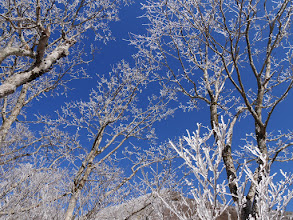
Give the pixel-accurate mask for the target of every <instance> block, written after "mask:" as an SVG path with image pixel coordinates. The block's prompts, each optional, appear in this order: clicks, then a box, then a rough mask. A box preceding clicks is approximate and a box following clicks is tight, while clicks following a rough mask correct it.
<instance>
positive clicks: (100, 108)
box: [43, 62, 172, 219]
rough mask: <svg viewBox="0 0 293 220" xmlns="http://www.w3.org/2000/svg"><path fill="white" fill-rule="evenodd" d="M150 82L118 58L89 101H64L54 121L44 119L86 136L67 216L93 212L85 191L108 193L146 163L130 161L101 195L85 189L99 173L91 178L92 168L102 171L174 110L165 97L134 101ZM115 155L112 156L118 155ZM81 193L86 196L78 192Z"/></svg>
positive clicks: (150, 134)
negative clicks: (124, 174)
mask: <svg viewBox="0 0 293 220" xmlns="http://www.w3.org/2000/svg"><path fill="white" fill-rule="evenodd" d="M150 82H151V81H150V80H149V77H148V75H146V74H143V73H141V72H140V71H139V69H137V68H130V67H129V65H128V64H126V63H125V62H122V63H120V64H118V66H117V68H114V69H113V71H112V73H110V75H109V76H108V77H106V76H103V77H101V79H100V80H99V81H98V82H97V88H96V89H95V90H92V92H91V94H90V97H89V100H88V101H76V102H71V103H67V104H66V106H64V107H63V108H62V112H60V113H59V114H58V118H57V119H56V120H50V119H47V118H43V121H44V122H45V123H47V124H51V125H55V124H59V126H60V125H63V126H65V127H68V128H70V129H74V130H76V133H77V134H79V135H80V136H81V137H88V138H90V142H89V143H88V144H89V145H90V147H88V146H84V147H83V149H84V151H85V153H84V156H83V157H82V158H81V159H80V163H81V164H80V165H79V168H78V170H77V172H76V173H75V174H74V178H73V185H72V189H71V191H70V199H69V204H68V208H67V211H66V213H65V219H72V218H74V217H75V216H79V215H85V217H86V216H87V217H89V216H90V215H92V214H93V213H92V211H91V210H95V205H93V206H92V207H91V208H89V207H90V203H89V202H87V203H85V202H84V204H86V205H87V206H88V207H86V209H84V210H83V207H82V206H83V204H81V203H80V199H82V197H83V196H85V197H86V196H88V197H95V198H96V199H98V200H99V199H100V200H102V199H103V197H104V198H106V197H108V196H109V195H111V194H112V193H114V192H116V191H117V190H118V189H119V188H121V187H122V186H123V185H124V184H125V183H126V182H127V181H128V180H129V179H131V178H132V177H133V176H134V174H135V173H136V172H137V171H138V170H139V169H140V168H141V167H143V166H146V164H133V165H132V168H131V174H130V175H129V176H128V177H125V178H122V179H121V181H120V182H118V183H117V182H116V185H115V186H114V187H110V184H108V185H109V187H108V188H105V192H103V195H101V196H100V197H96V195H95V194H91V193H90V192H88V193H89V194H87V193H85V189H86V188H88V187H89V186H91V184H92V182H93V183H94V182H95V181H96V180H95V178H99V177H101V176H102V175H101V173H98V175H96V177H95V175H94V173H95V171H97V170H100V166H102V165H103V164H105V163H106V162H107V161H108V160H109V159H111V158H113V156H115V154H116V153H117V151H118V150H119V148H121V147H122V146H124V145H125V144H127V143H129V142H128V141H129V139H131V138H132V139H134V138H135V139H152V138H154V137H155V136H154V130H153V129H152V125H153V124H154V123H155V122H156V121H158V120H161V119H163V118H165V117H166V116H167V115H169V114H172V111H168V110H167V109H166V105H167V103H168V101H166V100H165V98H166V97H160V98H158V97H155V96H152V97H149V98H147V97H146V100H144V102H143V103H144V104H143V105H142V104H141V105H140V106H141V107H140V106H138V103H142V102H141V101H140V100H139V97H140V95H139V94H140V93H141V92H142V90H143V89H144V87H146V86H147V85H148V84H149V83H150ZM146 101H147V102H146ZM114 158H115V157H114ZM117 158H119V157H118V156H117ZM117 158H116V159H115V160H118V159H117ZM77 162H78V161H77ZM115 172H119V170H117V171H115ZM105 175H108V176H109V175H111V174H110V173H107V174H105ZM111 185H112V186H113V185H114V184H111ZM84 193H85V195H82V194H84ZM93 204H97V203H93ZM86 210H87V212H86Z"/></svg>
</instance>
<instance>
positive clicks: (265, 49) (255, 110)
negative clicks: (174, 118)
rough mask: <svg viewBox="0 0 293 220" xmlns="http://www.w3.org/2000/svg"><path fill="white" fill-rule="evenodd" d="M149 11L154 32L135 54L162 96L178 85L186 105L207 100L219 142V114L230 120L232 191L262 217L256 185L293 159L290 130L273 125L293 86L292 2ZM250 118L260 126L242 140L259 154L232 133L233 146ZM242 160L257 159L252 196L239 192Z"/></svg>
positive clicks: (167, 1) (205, 3)
mask: <svg viewBox="0 0 293 220" xmlns="http://www.w3.org/2000/svg"><path fill="white" fill-rule="evenodd" d="M143 9H144V10H145V14H144V17H145V18H146V19H148V21H149V23H148V29H147V30H148V34H147V35H133V38H132V40H131V43H132V44H133V45H135V46H136V47H137V48H138V50H139V52H138V53H137V58H139V59H141V60H145V63H146V64H147V65H148V67H149V69H150V70H152V71H153V72H154V74H156V76H157V78H158V79H160V80H161V82H162V84H163V89H162V90H163V91H162V92H163V93H164V94H170V95H173V96H174V91H175V92H178V93H177V94H181V95H182V94H183V95H184V96H185V97H186V99H187V101H186V103H184V102H183V99H182V100H180V101H181V107H182V108H183V109H184V110H192V109H194V108H201V106H205V105H208V108H209V109H208V110H209V114H210V126H211V128H212V129H213V137H214V139H215V143H217V142H218V141H219V136H218V134H217V132H216V130H218V129H219V127H220V123H219V116H220V115H221V116H223V117H224V118H225V119H226V120H227V119H229V120H230V123H228V128H227V134H228V135H227V137H226V140H225V146H224V147H223V149H222V150H221V151H220V152H218V153H219V154H221V155H220V156H221V159H222V160H223V163H224V166H225V170H226V174H227V176H226V178H227V181H228V186H229V190H230V193H231V195H232V198H233V201H234V202H235V204H238V205H240V204H241V207H243V209H242V210H241V219H247V218H248V216H249V215H252V216H257V215H259V214H260V211H259V210H258V207H259V205H258V201H259V200H258V199H259V198H260V196H261V192H258V189H257V186H258V183H260V182H261V181H262V180H263V179H265V178H267V177H268V176H269V175H270V170H271V169H273V165H274V162H276V161H289V160H291V159H292V154H291V152H290V151H289V148H290V146H291V145H292V142H291V139H292V134H291V133H287V132H286V131H281V132H280V133H275V132H273V131H271V130H269V123H270V121H271V118H272V117H278V115H274V112H275V110H276V107H277V106H278V105H279V104H280V103H281V102H282V101H284V100H285V98H286V97H287V96H288V94H289V92H290V91H291V88H292V86H293V78H292V15H293V12H292V9H293V6H292V2H291V1H289V0H285V1H266V0H263V1H262V0H259V1H239V0H236V1H234V0H233V1H232V0H217V1H210V0H150V1H148V2H147V3H145V4H143ZM181 97H182V96H181ZM186 99H185V100H186ZM200 104H203V105H200ZM202 108H204V107H202ZM204 109H205V108H204ZM248 118H250V119H252V120H253V121H254V125H253V126H251V127H250V128H249V127H248V128H247V129H246V130H247V131H248V133H247V136H245V134H243V136H242V138H245V139H247V143H250V145H251V146H257V147H256V148H257V149H258V151H259V152H260V155H253V154H251V152H250V151H246V153H241V154H238V155H237V153H238V152H239V151H238V146H237V145H238V143H239V141H238V140H235V138H234V143H235V141H237V144H236V145H235V144H234V145H233V144H232V140H233V132H235V124H236V123H237V122H239V123H240V125H241V122H243V121H245V120H246V119H248ZM278 129H279V130H281V128H274V130H278ZM236 132H237V130H236ZM250 132H254V134H253V135H249V134H250ZM244 152H245V151H244ZM260 158H262V159H260ZM243 159H247V160H249V161H250V162H252V163H253V164H254V165H255V171H254V174H253V175H254V179H250V180H249V181H250V187H249V190H248V191H247V192H246V195H243V194H241V193H239V192H240V191H239V187H240V186H241V178H239V173H237V165H239V164H240V166H242V165H243V163H244V160H243ZM244 200H245V204H242V202H243V201H244Z"/></svg>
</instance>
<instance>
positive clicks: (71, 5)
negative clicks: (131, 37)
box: [0, 0, 120, 98]
mask: <svg viewBox="0 0 293 220" xmlns="http://www.w3.org/2000/svg"><path fill="white" fill-rule="evenodd" d="M119 2H120V1H116V0H113V1H107V0H105V1H90V0H89V1H79V0H77V1H72V2H69V1H54V0H46V1H40V0H36V1H27V0H18V1H10V0H9V1H5V2H3V4H1V16H0V24H1V38H0V41H1V45H0V48H1V49H0V50H1V57H0V64H1V69H2V71H1V81H2V83H1V86H0V97H1V98H3V97H5V96H7V95H8V94H11V93H13V92H15V91H16V89H17V88H18V87H19V86H21V85H23V84H26V83H28V82H31V81H33V80H35V79H37V78H39V77H40V76H42V75H44V74H45V73H47V72H50V74H51V75H54V74H55V75H56V74H57V76H58V72H54V71H51V70H52V68H53V67H54V64H55V63H57V64H58V65H60V62H61V63H62V58H63V57H65V56H68V55H69V54H70V52H69V49H70V48H71V47H72V46H73V45H74V44H79V45H80V43H81V42H82V39H84V34H85V33H87V32H88V31H89V30H92V31H94V33H95V39H96V40H101V39H102V40H108V39H109V37H110V34H111V32H110V30H109V28H108V22H109V21H112V20H116V19H117V10H118V9H117V6H118V4H119ZM77 54H79V53H78V52H77ZM71 57H72V56H71ZM63 60H64V59H63ZM65 61H66V60H65ZM66 62H67V63H68V61H66ZM58 65H57V66H58ZM68 65H70V64H68ZM57 76H56V77H57Z"/></svg>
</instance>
